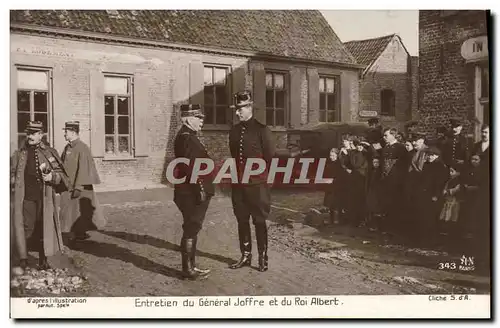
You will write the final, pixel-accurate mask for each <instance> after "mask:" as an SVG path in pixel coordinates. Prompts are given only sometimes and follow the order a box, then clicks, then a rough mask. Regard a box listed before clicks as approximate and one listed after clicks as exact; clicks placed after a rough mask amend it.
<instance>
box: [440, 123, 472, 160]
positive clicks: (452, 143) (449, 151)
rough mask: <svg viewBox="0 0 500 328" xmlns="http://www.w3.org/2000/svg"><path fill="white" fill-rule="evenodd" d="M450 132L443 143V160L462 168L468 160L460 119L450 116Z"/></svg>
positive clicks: (467, 150)
mask: <svg viewBox="0 0 500 328" xmlns="http://www.w3.org/2000/svg"><path fill="white" fill-rule="evenodd" d="M450 124H451V129H452V131H451V133H450V135H449V136H448V138H447V139H446V141H445V142H444V145H443V150H442V153H443V161H444V163H445V164H446V165H447V166H451V165H454V166H457V167H458V168H459V170H462V168H463V166H464V164H465V163H466V161H467V160H468V152H469V149H468V146H467V138H466V137H465V135H464V134H463V133H462V129H463V125H462V123H461V121H460V119H457V118H452V119H451V120H450Z"/></svg>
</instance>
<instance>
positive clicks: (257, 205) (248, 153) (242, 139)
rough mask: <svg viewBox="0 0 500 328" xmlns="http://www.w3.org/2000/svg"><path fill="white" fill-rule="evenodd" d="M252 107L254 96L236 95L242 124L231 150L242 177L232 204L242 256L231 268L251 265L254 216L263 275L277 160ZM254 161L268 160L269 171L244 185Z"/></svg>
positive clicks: (235, 128)
mask: <svg viewBox="0 0 500 328" xmlns="http://www.w3.org/2000/svg"><path fill="white" fill-rule="evenodd" d="M252 105H253V102H252V100H251V94H250V92H247V91H246V92H239V93H237V94H235V105H234V106H232V108H234V109H236V115H237V116H238V117H239V119H240V123H238V124H236V125H235V126H233V128H232V129H231V132H230V133H229V148H230V151H231V156H232V157H233V158H234V159H235V161H236V167H237V175H238V183H237V184H233V186H232V203H233V210H234V214H235V216H236V219H237V220H238V236H239V241H240V250H241V253H242V256H241V258H240V260H239V261H238V262H237V263H235V264H233V265H232V266H231V268H232V269H238V268H241V267H243V266H250V264H251V260H252V239H251V229H250V222H249V221H250V216H252V219H253V224H254V226H255V234H256V237H257V249H258V252H259V271H261V272H263V271H266V270H268V256H267V244H268V238H267V225H266V219H267V217H268V215H269V212H270V210H271V195H270V188H269V186H268V184H267V175H268V170H267V168H268V167H269V165H270V163H271V160H272V158H273V156H274V153H275V147H274V142H273V141H272V135H271V131H270V130H269V128H268V127H267V126H265V125H264V124H262V123H260V122H259V121H257V120H256V119H255V118H254V117H253V107H252ZM250 158H260V159H263V160H265V161H266V164H267V165H266V170H265V172H264V173H263V174H261V175H258V176H251V177H250V179H249V181H248V182H243V181H241V180H242V179H241V177H242V176H243V172H244V170H245V165H246V163H247V160H248V159H250Z"/></svg>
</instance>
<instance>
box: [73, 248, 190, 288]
mask: <svg viewBox="0 0 500 328" xmlns="http://www.w3.org/2000/svg"><path fill="white" fill-rule="evenodd" d="M69 248H70V249H72V250H75V251H79V252H82V253H86V254H91V255H94V256H97V257H102V258H110V259H115V260H120V261H123V262H126V263H131V264H133V265H135V266H136V267H138V268H140V269H142V270H145V271H150V272H153V273H157V274H161V275H164V276H168V277H172V278H178V279H182V277H183V276H182V272H181V271H179V270H176V269H172V268H169V267H166V266H164V265H161V264H158V263H156V262H153V261H151V260H149V259H148V258H145V257H143V256H140V255H137V254H134V253H132V252H131V251H130V250H128V249H126V248H123V247H120V246H117V245H115V244H110V243H102V242H97V241H92V240H83V241H79V242H77V243H74V244H70V245H69Z"/></svg>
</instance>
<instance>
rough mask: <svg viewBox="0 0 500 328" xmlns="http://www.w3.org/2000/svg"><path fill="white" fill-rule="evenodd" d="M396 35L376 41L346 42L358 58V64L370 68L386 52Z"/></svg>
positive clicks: (346, 45) (379, 38) (376, 39)
mask: <svg viewBox="0 0 500 328" xmlns="http://www.w3.org/2000/svg"><path fill="white" fill-rule="evenodd" d="M394 36H395V34H391V35H386V36H382V37H378V38H375V39H366V40H356V41H349V42H344V45H345V47H346V48H347V49H348V50H349V51H350V52H351V54H352V55H353V56H354V58H356V61H357V62H358V64H361V65H365V66H370V65H371V64H372V63H373V62H374V61H375V60H376V59H377V58H378V57H379V56H380V55H381V54H382V52H383V51H384V49H385V48H386V47H387V45H388V44H389V42H390V41H391V40H392V39H393V38H394Z"/></svg>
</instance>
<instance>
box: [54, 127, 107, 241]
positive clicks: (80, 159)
mask: <svg viewBox="0 0 500 328" xmlns="http://www.w3.org/2000/svg"><path fill="white" fill-rule="evenodd" d="M79 134H80V123H79V122H78V121H70V122H66V123H65V127H64V137H65V139H66V141H67V142H68V143H67V144H66V147H65V148H64V151H63V154H62V156H61V158H62V160H63V164H64V168H65V169H66V172H67V173H68V176H69V179H70V186H69V190H68V192H66V193H64V194H63V195H62V197H61V224H62V230H63V233H69V234H70V241H76V240H83V239H87V238H89V235H88V234H87V231H92V230H97V229H100V228H102V227H104V226H105V224H106V219H105V217H104V214H103V213H102V209H101V206H100V205H99V201H98V199H97V197H96V194H95V192H94V187H93V185H95V184H99V183H101V180H100V179H99V174H98V173H97V169H96V166H95V163H94V158H93V156H92V153H91V152H90V149H89V147H88V146H87V145H86V144H85V143H84V142H83V141H82V140H80V136H79Z"/></svg>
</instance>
